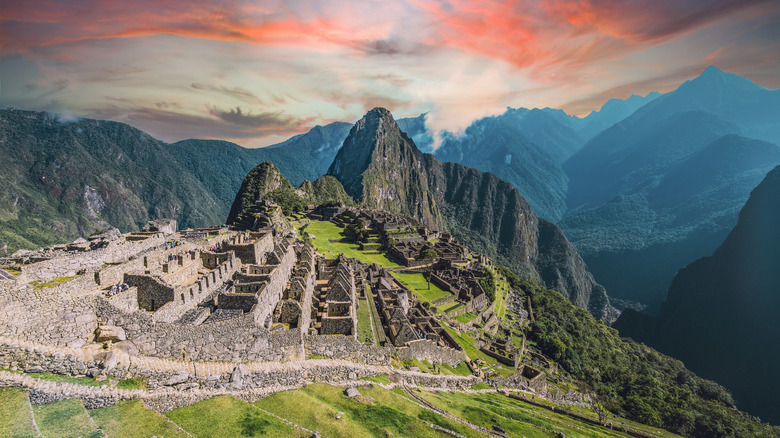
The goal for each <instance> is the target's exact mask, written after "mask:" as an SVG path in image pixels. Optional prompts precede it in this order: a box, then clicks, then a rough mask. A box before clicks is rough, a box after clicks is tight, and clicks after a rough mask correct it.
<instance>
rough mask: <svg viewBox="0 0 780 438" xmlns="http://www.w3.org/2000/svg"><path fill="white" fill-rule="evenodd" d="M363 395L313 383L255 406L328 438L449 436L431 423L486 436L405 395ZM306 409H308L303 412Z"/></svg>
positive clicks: (374, 391) (379, 391)
mask: <svg viewBox="0 0 780 438" xmlns="http://www.w3.org/2000/svg"><path fill="white" fill-rule="evenodd" d="M359 391H360V393H361V394H362V395H361V396H358V397H354V398H348V397H346V396H345V395H344V394H343V388H339V387H335V386H330V385H324V384H312V385H309V386H307V387H305V388H302V389H299V390H295V391H285V392H282V393H278V394H274V395H272V396H270V397H267V398H265V399H263V400H260V401H258V402H257V403H255V404H256V405H257V406H259V407H261V408H263V409H266V410H268V411H270V412H273V413H276V414H277V415H280V416H283V417H285V418H287V419H288V420H290V421H292V422H294V423H296V424H299V425H301V426H303V427H306V428H308V429H311V430H316V431H317V432H320V433H322V434H323V435H324V436H339V437H386V436H413V437H444V436H447V435H445V434H443V433H442V432H439V431H437V430H435V429H433V428H431V427H430V425H429V423H434V424H437V425H439V426H441V427H444V428H446V429H449V430H453V431H456V432H458V433H460V434H463V435H465V436H467V437H482V436H484V435H482V434H480V433H478V432H475V431H473V430H471V429H469V428H468V427H466V426H463V425H461V424H458V423H455V422H453V421H451V420H448V419H445V418H444V417H442V416H440V415H438V414H434V413H433V412H430V411H428V410H426V409H424V408H422V407H420V406H419V405H418V404H416V403H414V402H412V401H410V400H409V399H408V398H407V397H408V396H406V397H404V396H403V395H402V392H399V391H388V390H386V389H383V388H381V387H378V386H374V387H371V388H368V387H361V388H359ZM301 406H306V409H300V407H301Z"/></svg>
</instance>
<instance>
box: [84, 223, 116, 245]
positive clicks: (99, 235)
mask: <svg viewBox="0 0 780 438" xmlns="http://www.w3.org/2000/svg"><path fill="white" fill-rule="evenodd" d="M120 237H122V232H121V231H119V229H117V228H114V227H111V226H109V227H108V228H107V229H104V230H98V231H96V232H95V234H93V235H91V236H89V238H88V239H89V241H90V242H95V241H112V240H116V239H119V238H120Z"/></svg>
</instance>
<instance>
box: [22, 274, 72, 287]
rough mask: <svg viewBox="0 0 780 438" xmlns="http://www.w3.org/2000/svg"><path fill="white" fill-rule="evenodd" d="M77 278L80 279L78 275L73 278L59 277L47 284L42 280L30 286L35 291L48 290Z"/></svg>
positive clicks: (33, 282)
mask: <svg viewBox="0 0 780 438" xmlns="http://www.w3.org/2000/svg"><path fill="white" fill-rule="evenodd" d="M76 277H78V275H74V276H72V277H57V278H54V279H52V280H49V281H45V282H44V281H41V280H33V281H31V282H30V285H31V286H32V287H33V289H34V290H40V289H46V288H48V287H54V286H57V285H59V284H62V283H65V282H68V281H71V280H73V279H74V278H76Z"/></svg>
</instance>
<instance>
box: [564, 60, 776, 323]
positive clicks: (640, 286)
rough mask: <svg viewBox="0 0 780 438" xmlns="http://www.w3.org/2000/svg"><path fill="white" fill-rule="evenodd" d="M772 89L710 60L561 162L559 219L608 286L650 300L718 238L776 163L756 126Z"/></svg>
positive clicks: (660, 294)
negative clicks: (564, 178) (563, 203)
mask: <svg viewBox="0 0 780 438" xmlns="http://www.w3.org/2000/svg"><path fill="white" fill-rule="evenodd" d="M778 96H780V94H778V93H777V92H776V90H767V89H765V88H763V87H760V86H758V85H755V84H753V83H751V82H750V81H747V80H746V79H743V78H740V77H738V76H735V75H732V74H729V73H724V72H722V71H720V70H717V69H715V68H714V67H711V68H708V69H707V70H705V72H704V73H702V75H701V76H699V77H698V78H696V79H694V80H691V81H688V82H686V83H684V84H683V85H681V86H680V87H679V88H678V89H677V90H675V91H673V92H671V93H668V94H666V95H663V96H660V97H658V98H656V99H655V100H653V101H652V102H650V103H648V104H646V105H645V106H643V107H641V108H640V109H639V110H637V111H636V112H635V113H634V114H632V115H631V116H629V117H628V118H626V119H625V120H623V121H621V122H620V123H617V124H615V125H614V126H612V127H611V128H609V129H606V130H605V131H603V132H601V133H600V134H598V135H596V136H595V137H594V138H593V139H591V140H590V141H589V142H588V143H587V144H586V145H585V146H583V148H582V149H580V150H579V151H578V152H577V153H575V154H574V155H573V156H572V157H571V158H569V159H568V160H567V161H566V162H565V163H564V164H563V168H564V170H565V171H566V174H567V175H568V177H569V179H570V181H569V190H568V192H567V203H568V208H569V212H568V213H567V214H566V216H565V217H564V218H563V219H562V220H561V221H560V222H559V225H560V226H561V228H562V229H563V230H564V231H565V232H566V234H567V236H568V237H569V239H571V241H572V243H574V245H575V246H576V247H577V249H578V250H579V251H580V253H581V254H582V257H583V258H584V259H585V261H586V262H588V265H589V266H590V267H591V269H592V272H593V273H594V275H595V276H596V278H597V279H598V280H599V281H600V282H601V283H602V284H604V286H605V287H606V288H607V289H608V290H609V291H610V294H612V295H614V296H616V297H619V298H625V299H629V300H636V301H640V302H643V303H646V304H649V305H650V306H651V309H650V310H651V311H654V310H657V307H658V305H659V304H660V302H661V301H662V300H663V297H664V293H665V290H666V285H668V284H669V282H670V281H671V278H672V277H673V276H674V274H675V273H676V272H677V270H678V269H680V268H681V267H683V266H685V265H686V264H688V263H690V262H691V261H693V260H695V259H696V258H698V257H702V256H704V255H706V254H709V253H711V252H712V251H713V250H714V249H715V248H716V247H717V245H718V244H719V243H720V242H721V241H722V240H723V238H724V237H725V236H726V234H727V233H728V232H729V230H730V229H731V228H732V227H733V226H734V224H736V219H737V213H738V211H739V209H740V208H741V206H742V205H744V203H745V201H746V200H747V197H748V194H749V192H750V190H751V189H752V188H753V187H755V186H756V184H758V183H759V182H760V181H761V178H763V176H764V175H766V173H767V172H768V171H769V170H770V169H771V168H772V167H774V166H775V165H777V164H780V152H779V151H780V149H779V148H778V147H777V145H776V143H769V142H767V141H765V140H771V139H775V137H772V136H771V135H765V134H766V132H768V131H766V130H763V129H761V128H760V126H764V125H761V123H770V122H769V121H768V119H767V118H766V114H764V111H766V112H768V113H769V114H775V115H777V116H780V114H778V113H777V109H776V108H772V109H769V108H768V105H769V104H768V103H767V102H770V101H773V102H775V105H776V107H780V98H778ZM734 108H741V111H735V110H734ZM745 114H752V116H751V117H753V119H752V120H750V121H748V120H747V118H746V117H745V116H744V115H745ZM762 121H763V122H762ZM767 126H768V125H767ZM767 129H768V128H767ZM761 139H763V140H761Z"/></svg>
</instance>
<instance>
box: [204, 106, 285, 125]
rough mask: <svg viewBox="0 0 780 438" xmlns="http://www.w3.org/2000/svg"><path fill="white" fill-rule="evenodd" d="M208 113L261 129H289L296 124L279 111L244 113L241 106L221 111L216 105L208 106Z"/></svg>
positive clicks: (234, 122)
mask: <svg viewBox="0 0 780 438" xmlns="http://www.w3.org/2000/svg"><path fill="white" fill-rule="evenodd" d="M209 114H211V115H213V116H216V117H218V118H220V119H222V120H224V121H226V122H228V123H231V124H233V125H237V126H243V127H248V128H253V129H262V130H280V129H282V130H290V128H293V127H294V126H295V125H296V124H295V122H294V121H293V119H292V118H291V117H289V116H286V115H284V114H283V113H282V112H281V111H277V112H266V113H260V114H251V113H244V112H243V110H241V107H236V108H235V109H230V110H227V111H223V110H220V109H218V108H217V107H210V108H209Z"/></svg>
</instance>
